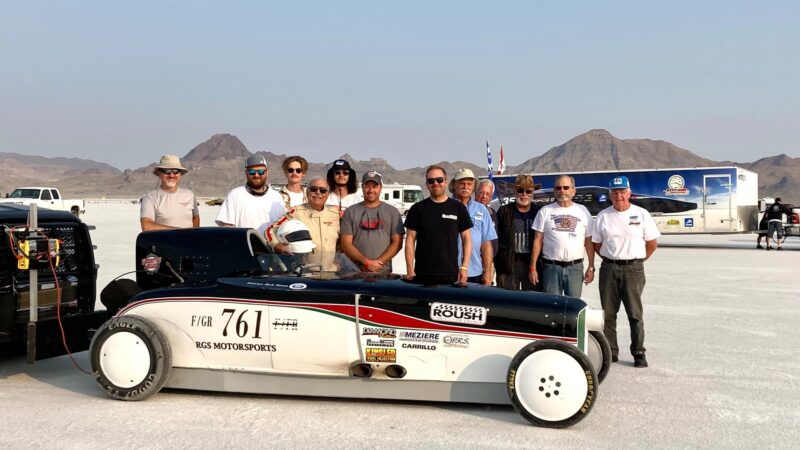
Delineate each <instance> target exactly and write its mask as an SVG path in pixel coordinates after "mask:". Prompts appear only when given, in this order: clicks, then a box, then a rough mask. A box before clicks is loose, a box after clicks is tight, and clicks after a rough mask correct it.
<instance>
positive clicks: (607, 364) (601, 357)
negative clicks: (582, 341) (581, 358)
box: [586, 331, 611, 383]
mask: <svg viewBox="0 0 800 450" xmlns="http://www.w3.org/2000/svg"><path fill="white" fill-rule="evenodd" d="M587 344H588V345H587V346H586V354H587V355H589V360H590V361H591V362H592V367H594V371H595V372H596V373H597V382H598V383H602V382H603V380H605V379H606V375H608V370H609V369H610V368H611V345H610V344H609V343H608V339H606V335H605V334H603V332H602V331H590V332H589V340H588V341H587Z"/></svg>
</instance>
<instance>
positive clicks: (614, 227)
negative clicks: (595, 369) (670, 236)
mask: <svg viewBox="0 0 800 450" xmlns="http://www.w3.org/2000/svg"><path fill="white" fill-rule="evenodd" d="M608 189H609V191H610V197H611V206H609V207H608V208H606V209H604V210H602V211H600V212H599V213H598V214H597V219H596V221H595V225H594V231H593V233H592V242H593V243H594V249H595V253H597V254H598V255H600V257H601V258H603V265H602V266H600V281H599V288H600V303H601V305H602V306H603V312H604V315H605V328H604V329H603V333H604V334H605V335H606V338H608V343H609V344H610V345H611V360H612V361H618V360H619V344H618V343H617V313H618V312H619V306H620V304H622V305H625V313H626V314H627V315H628V322H629V323H630V327H631V347H630V348H631V354H632V355H633V366H634V367H647V359H646V358H645V356H644V353H645V348H644V313H643V309H642V292H643V291H644V284H645V276H644V262H645V261H646V260H647V259H648V258H650V256H651V255H652V254H653V252H655V251H656V248H657V247H658V241H657V239H658V238H659V237H660V236H661V233H659V231H658V228H657V227H656V223H655V221H654V220H653V218H652V217H651V216H650V213H649V212H648V211H647V210H646V209H644V208H640V207H638V206H636V205H633V204H631V202H630V200H631V184H630V181H629V180H628V177H626V176H624V175H619V176H616V177H614V178H612V179H611V181H609V183H608Z"/></svg>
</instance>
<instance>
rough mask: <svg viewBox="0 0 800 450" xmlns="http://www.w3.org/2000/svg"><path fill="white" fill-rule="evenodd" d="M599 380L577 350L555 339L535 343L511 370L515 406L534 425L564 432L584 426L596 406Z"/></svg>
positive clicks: (510, 389) (509, 379)
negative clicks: (581, 422)
mask: <svg viewBox="0 0 800 450" xmlns="http://www.w3.org/2000/svg"><path fill="white" fill-rule="evenodd" d="M596 380H597V376H596V374H595V371H594V368H593V367H592V363H591V361H589V358H588V357H587V356H586V355H585V354H584V353H583V352H581V351H580V350H578V348H577V347H575V346H573V345H570V344H567V343H565V342H562V341H558V340H555V339H547V340H541V341H536V342H532V343H530V344H528V345H526V346H525V347H524V348H523V349H522V350H520V351H519V352H517V354H516V356H514V358H513V359H512V360H511V364H510V365H509V368H508V377H507V380H506V381H507V383H506V386H507V388H508V395H509V397H511V403H512V404H513V405H514V408H515V409H516V410H517V412H519V413H520V414H521V415H522V417H524V418H525V419H527V420H528V421H529V422H531V423H532V424H534V425H539V426H543V427H550V428H564V427H568V426H571V425H574V424H576V423H578V422H580V421H581V420H582V419H583V418H584V417H586V415H587V414H589V411H591V409H592V406H593V405H594V399H595V398H596V396H597V382H596Z"/></svg>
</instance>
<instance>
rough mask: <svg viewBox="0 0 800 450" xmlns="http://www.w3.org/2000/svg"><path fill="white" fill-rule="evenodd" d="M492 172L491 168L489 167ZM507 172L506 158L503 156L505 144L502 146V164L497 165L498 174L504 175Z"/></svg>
mask: <svg viewBox="0 0 800 450" xmlns="http://www.w3.org/2000/svg"><path fill="white" fill-rule="evenodd" d="M489 169H490V170H491V166H490V167H489ZM505 171H506V158H505V155H503V144H500V162H498V163H497V174H498V175H502V174H503V172H505Z"/></svg>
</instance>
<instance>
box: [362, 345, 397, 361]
mask: <svg viewBox="0 0 800 450" xmlns="http://www.w3.org/2000/svg"><path fill="white" fill-rule="evenodd" d="M365 356H366V358H367V362H386V363H393V362H397V350H396V349H393V348H371V347H367V348H366V355H365Z"/></svg>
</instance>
